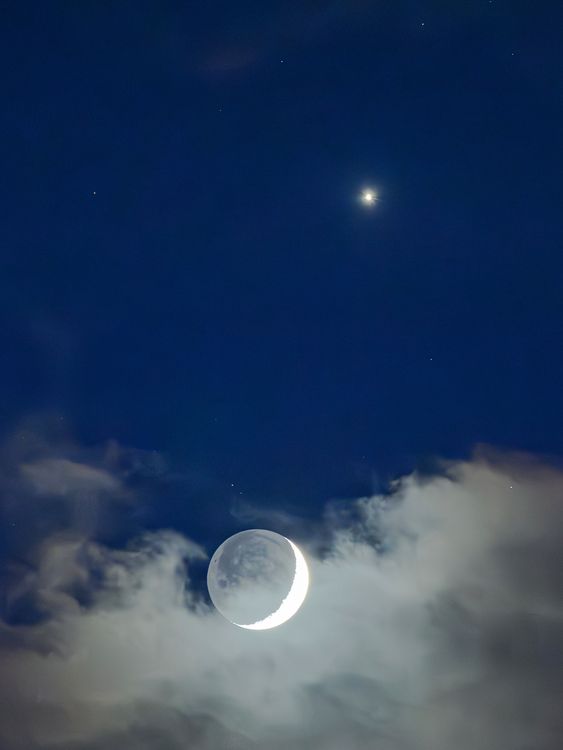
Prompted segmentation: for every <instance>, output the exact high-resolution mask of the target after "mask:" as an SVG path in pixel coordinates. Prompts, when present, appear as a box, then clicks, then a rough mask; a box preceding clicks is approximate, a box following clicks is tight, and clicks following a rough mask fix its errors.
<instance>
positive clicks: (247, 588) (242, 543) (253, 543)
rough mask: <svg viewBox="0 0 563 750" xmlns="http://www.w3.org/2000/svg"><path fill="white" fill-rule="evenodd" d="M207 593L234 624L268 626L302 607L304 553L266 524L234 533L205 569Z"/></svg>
mask: <svg viewBox="0 0 563 750" xmlns="http://www.w3.org/2000/svg"><path fill="white" fill-rule="evenodd" d="M207 588H208V590H209V596H210V597H211V601H212V602H213V604H214V605H215V607H216V608H217V609H218V610H219V612H220V613H221V614H222V615H223V617H225V618H226V619H227V620H228V621H229V622H231V623H232V624H233V625H237V626H238V627H239V628H246V629H248V630H269V629H271V628H276V627H278V625H283V623H284V622H287V621H288V620H289V619H290V618H291V617H293V615H294V614H295V613H296V612H297V611H298V610H299V608H300V607H301V605H302V604H303V602H304V601H305V597H306V596H307V591H308V588H309V569H308V567H307V562H306V560H305V557H304V556H303V553H302V552H301V550H300V549H299V547H297V545H296V544H294V543H293V542H292V541H291V540H290V539H287V538H286V537H284V536H282V535H281V534H276V533H275V532H273V531H267V530H265V529H249V530H248V531H241V532H239V533H238V534H234V535H233V536H231V537H229V538H228V539H227V540H225V541H224V542H223V544H221V546H220V547H218V549H217V550H216V551H215V553H214V555H213V557H212V558H211V562H210V563H209V568H208V571H207Z"/></svg>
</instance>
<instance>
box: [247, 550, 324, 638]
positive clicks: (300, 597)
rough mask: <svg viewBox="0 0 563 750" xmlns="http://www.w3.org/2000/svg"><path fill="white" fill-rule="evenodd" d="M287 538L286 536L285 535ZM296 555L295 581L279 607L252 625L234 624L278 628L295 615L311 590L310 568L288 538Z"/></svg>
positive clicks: (258, 628) (264, 628) (253, 628)
mask: <svg viewBox="0 0 563 750" xmlns="http://www.w3.org/2000/svg"><path fill="white" fill-rule="evenodd" d="M284 539H286V537H284ZM287 541H288V542H289V543H290V545H291V549H292V550H293V554H294V555H295V573H294V574H293V583H292V584H291V588H290V590H289V593H288V595H287V596H286V597H285V599H284V600H283V601H282V603H281V604H280V606H279V607H278V609H276V611H275V612H272V614H270V615H268V616H267V617H264V619H263V620H258V622H253V623H250V625H243V624H242V623H239V622H235V623H233V624H234V625H238V627H239V628H246V629H247V630H269V629H270V628H277V627H278V625H283V624H284V622H287V621H288V620H289V619H291V618H292V617H293V615H294V614H295V613H296V612H297V610H298V609H299V608H300V607H301V605H302V604H303V602H304V601H305V597H306V596H307V591H308V590H309V568H308V567H307V561H306V560H305V557H304V556H303V553H302V552H301V550H300V549H299V547H298V546H297V545H296V544H293V542H292V541H291V539H287Z"/></svg>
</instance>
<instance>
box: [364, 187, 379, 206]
mask: <svg viewBox="0 0 563 750" xmlns="http://www.w3.org/2000/svg"><path fill="white" fill-rule="evenodd" d="M360 200H361V201H362V203H363V204H364V206H373V205H374V203H376V201H377V193H376V192H375V190H372V189H371V188H366V189H365V190H362V193H361V195H360Z"/></svg>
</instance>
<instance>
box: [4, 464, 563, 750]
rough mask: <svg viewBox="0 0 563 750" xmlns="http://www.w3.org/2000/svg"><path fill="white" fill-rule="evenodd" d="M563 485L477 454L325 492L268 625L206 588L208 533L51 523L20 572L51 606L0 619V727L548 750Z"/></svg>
mask: <svg viewBox="0 0 563 750" xmlns="http://www.w3.org/2000/svg"><path fill="white" fill-rule="evenodd" d="M58 468H59V469H61V465H59V467H58ZM67 468H69V476H74V475H75V473H76V470H75V468H72V469H71V468H70V467H67ZM85 476H88V473H87V472H81V478H83V477H85ZM90 477H91V480H92V482H93V484H94V485H95V484H96V482H99V477H98V476H97V474H96V473H95V472H94V473H93V474H91V475H90ZM59 479H60V477H59ZM561 498H563V473H561V472H560V471H559V470H557V469H555V468H550V467H548V466H544V465H542V464H540V463H537V462H535V461H533V460H531V459H528V458H526V457H522V456H504V455H502V454H496V455H491V454H490V453H489V454H487V453H483V452H481V453H479V454H477V455H476V456H475V457H474V459H473V460H471V461H467V462H461V463H453V464H444V466H443V471H442V473H441V474H440V475H437V476H434V477H419V476H409V477H405V478H404V479H403V480H401V481H400V482H398V483H397V484H396V485H395V486H394V487H393V491H392V492H391V493H390V494H389V495H386V496H376V497H367V498H362V499H359V500H357V501H355V502H354V503H353V504H352V505H353V513H343V512H342V506H341V505H338V506H334V507H328V508H327V513H326V519H325V529H324V535H325V538H326V539H329V540H330V542H329V543H328V544H325V545H324V546H323V549H324V551H323V554H322V555H321V554H320V553H319V552H318V551H317V547H318V546H317V545H316V544H314V543H313V542H312V541H311V540H310V541H309V543H308V540H307V539H306V538H301V539H298V540H296V541H298V542H299V543H300V545H301V546H302V548H303V549H304V551H305V552H306V554H307V557H308V561H309V564H310V568H311V588H310V593H309V596H308V598H307V600H306V602H305V604H304V606H303V608H302V609H301V611H300V612H299V613H298V614H297V615H296V616H295V618H294V619H293V620H291V621H289V622H288V623H287V624H286V625H284V626H282V627H280V628H277V629H275V630H272V631H267V632H264V633H255V632H249V631H246V630H241V629H239V628H236V627H233V626H230V625H229V624H228V623H227V622H226V621H225V620H224V619H223V618H222V617H221V616H220V615H218V613H216V612H215V611H214V610H213V609H212V608H210V607H209V605H208V604H207V602H206V601H205V600H203V599H202V598H201V596H200V595H199V593H198V592H197V590H196V589H195V588H194V586H193V585H192V584H190V582H189V570H190V565H191V564H192V563H193V562H194V561H198V560H199V561H201V560H202V559H204V556H205V551H204V550H203V549H201V547H200V546H198V545H197V544H195V543H194V542H192V541H190V540H188V539H185V538H183V537H182V536H180V535H178V534H176V533H173V532H161V533H156V534H152V535H147V536H145V537H144V538H143V539H140V540H138V541H137V542H136V543H135V544H134V545H133V546H131V547H129V548H128V549H125V550H123V549H121V550H116V549H109V548H106V547H104V546H102V545H100V544H97V543H95V542H93V541H91V540H88V539H86V538H84V537H83V536H77V535H74V536H73V535H72V534H71V533H69V532H68V531H67V533H66V534H63V535H60V534H59V535H52V536H51V537H50V538H48V539H45V540H43V541H42V543H41V544H40V545H39V546H38V547H37V550H36V557H35V564H34V566H32V567H30V568H29V570H28V571H27V573H26V575H25V576H21V577H20V578H19V579H18V580H14V581H12V585H11V589H10V590H11V594H10V597H11V599H10V601H11V602H12V604H13V603H14V602H15V601H16V600H17V599H18V597H19V598H27V600H28V601H32V602H36V603H37V604H38V606H40V608H41V611H42V613H43V616H42V618H41V620H40V621H39V622H38V623H36V624H32V625H29V624H27V625H21V624H20V625H17V624H11V625H10V624H5V625H4V626H3V627H2V629H1V630H0V643H1V644H2V651H1V654H0V656H1V660H2V665H1V666H2V675H3V680H2V686H1V687H0V713H1V715H0V727H1V729H0V732H1V734H0V745H1V746H2V748H6V750H20V748H21V749H22V750H23V748H25V750H34V749H36V748H56V750H102V749H103V750H113V749H114V748H116V749H117V748H120V750H123V749H125V750H128V748H135V749H136V750H137V749H138V748H141V750H143V749H144V748H147V749H148V748H151V750H152V748H158V749H159V750H160V749H161V748H162V749H165V750H176V749H178V750H179V749H180V748H182V750H183V749H184V748H185V747H187V746H188V747H190V750H192V749H194V748H195V750H227V748H230V749H231V750H232V749H233V748H241V750H242V748H251V749H253V748H260V749H261V750H264V749H265V750H282V748H287V747H294V748H296V750H321V748H322V750H327V749H328V750H333V749H334V750H336V748H338V749H339V750H340V748H342V747H346V748H347V749H349V750H360V748H361V749H362V750H363V749H364V748H368V747H369V748H373V747H377V748H378V750H379V749H383V750H391V748H393V750H395V749H396V748H400V749H401V750H411V749H412V750H415V748H416V750H421V749H422V750H430V749H432V750H449V749H450V748H451V747H452V746H455V747H456V748H458V749H459V750H474V748H475V747H483V748H487V749H488V750H505V748H506V747H517V748H526V747H530V748H531V747H533V748H534V750H552V749H553V750H555V748H557V747H559V742H558V738H560V737H561V732H562V730H563V724H562V719H561V716H560V700H559V696H560V695H561V692H562V690H563V635H562V633H563V631H562V628H561V625H562V623H563V602H562V598H561V591H562V590H563V588H562V586H563V565H561V563H562V556H561V555H562V553H561V544H560V540H561V535H562V532H563V503H562V499H561ZM350 518H354V521H353V522H352V521H350V520H349V519H350ZM8 619H9V618H8Z"/></svg>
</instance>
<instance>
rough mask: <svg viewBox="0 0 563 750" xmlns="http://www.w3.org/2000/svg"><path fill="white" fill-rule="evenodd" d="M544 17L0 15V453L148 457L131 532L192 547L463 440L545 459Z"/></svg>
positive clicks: (285, 6) (446, 10) (281, 10)
mask: <svg viewBox="0 0 563 750" xmlns="http://www.w3.org/2000/svg"><path fill="white" fill-rule="evenodd" d="M562 24H563V8H562V6H561V4H560V3H559V2H555V1H553V2H550V1H549V0H547V1H545V2H536V3H533V2H523V1H521V2H516V1H514V0H512V1H510V2H509V0H506V1H504V2H503V1H502V0H494V1H493V2H489V0H473V1H472V2H468V1H467V2H466V1H461V0H460V1H459V2H455V3H453V2H446V1H445V0H443V1H442V2H440V1H438V0H433V1H429V2H414V1H412V2H409V1H407V0H405V1H404V2H399V1H397V0H393V1H392V2H391V0H389V1H386V2H383V1H382V2H375V1H374V2H361V0H356V1H355V2H354V1H353V0H352V1H351V2H345V1H342V2H330V1H329V0H327V1H326V2H322V1H321V0H317V2H306V0H300V2H272V1H270V2H236V3H235V2H208V3H194V2H186V1H184V2H172V1H168V2H166V1H163V0H159V1H158V2H156V0H155V1H153V2H146V1H142V0H136V1H135V2H128V1H127V0H122V1H121V2H109V1H107V2H100V1H98V2H80V3H76V2H49V3H46V2H41V3H25V2H24V3H22V2H18V3H4V4H3V6H2V23H1V39H0V59H1V67H2V81H1V84H0V85H1V90H2V101H3V107H2V114H1V120H0V133H1V139H0V148H1V150H2V201H1V204H0V211H1V213H2V245H1V247H2V251H1V261H2V266H1V269H2V272H1V275H0V301H1V314H2V326H1V329H0V346H1V351H2V354H3V357H2V367H1V370H0V384H1V388H0V394H1V401H0V410H1V411H0V416H1V422H0V424H1V427H2V431H3V433H4V435H8V434H13V433H14V431H15V430H17V429H18V425H19V424H20V423H21V420H22V419H24V418H26V417H28V416H29V415H33V414H43V413H48V414H51V415H53V416H54V419H55V420H57V419H59V418H60V417H62V418H63V420H61V421H63V422H64V424H65V425H69V427H68V429H69V430H70V431H71V432H72V434H73V435H74V438H75V439H76V440H77V441H79V442H80V443H81V444H85V445H96V444H99V443H101V442H103V441H105V440H107V439H109V438H112V439H116V440H118V441H119V442H120V443H123V444H126V445H131V446H135V447H137V448H142V449H146V450H157V451H159V452H162V453H163V454H164V455H165V456H166V457H167V461H168V462H169V465H170V466H171V467H174V471H175V472H176V473H177V474H178V475H181V476H182V477H186V478H185V479H184V480H182V481H181V482H179V484H178V485H177V486H175V488H173V489H169V491H168V495H166V493H164V495H163V497H162V498H161V499H160V501H159V503H156V505H155V507H157V508H158V509H157V510H155V511H154V514H155V515H153V516H152V520H151V523H154V524H160V523H169V524H173V525H174V524H175V525H177V526H179V527H181V528H183V529H186V530H189V529H190V527H191V526H193V525H194V524H195V525H196V526H197V524H198V523H199V524H201V526H202V531H201V533H204V531H203V527H204V526H205V524H206V523H212V521H213V519H214V518H216V517H217V514H218V515H219V516H220V515H221V513H227V511H228V507H229V504H230V502H231V501H232V499H233V497H236V493H237V492H244V497H245V498H247V499H248V500H249V501H250V502H252V503H255V504H258V505H261V504H264V505H266V506H276V507H278V508H283V507H287V508H290V509H293V510H297V511H298V512H301V513H303V514H304V515H307V514H314V513H315V512H316V509H317V508H319V507H320V504H321V503H322V502H323V501H325V500H326V499H327V498H329V497H334V496H349V495H350V496H351V495H358V494H361V493H363V492H367V491H369V490H370V489H371V488H372V484H373V482H374V477H375V476H377V477H380V478H383V479H385V478H388V477H391V476H393V475H394V474H396V473H398V472H400V471H405V470H409V469H411V468H413V467H414V466H416V465H421V464H422V465H424V463H425V462H426V461H427V460H428V459H429V458H430V457H432V456H436V455H440V456H447V457H456V456H463V455H466V454H467V453H468V452H469V451H470V450H471V448H472V446H473V445H474V444H475V443H477V442H482V441H484V442H488V443H492V444H494V445H499V446H505V447H511V448H519V449H527V450H531V451H536V452H548V453H554V454H557V453H559V454H560V453H561V451H562V450H563V433H562V432H561V423H562V417H563V409H562V395H561V390H562V386H563V372H562V370H563V347H562V338H563V302H562V299H563V296H562V293H561V290H562V288H563V285H562V278H561V277H562V274H563V255H562V242H561V240H562V234H563V232H562V227H561V175H562V173H563V170H562V167H563V137H562V132H563V131H562V128H561V115H562V113H563V103H562V85H561V70H563V52H562V47H561V36H560V34H561V28H562ZM365 185H373V186H375V187H376V188H377V189H378V190H379V192H380V196H381V200H380V202H379V203H378V204H377V205H376V206H375V207H374V209H373V210H366V209H365V207H363V206H361V205H360V204H359V203H358V201H357V196H358V193H359V191H360V190H361V189H362V188H363V187H364V186H365ZM231 483H234V485H235V487H234V488H233V487H231ZM202 504H203V505H205V507H206V508H209V507H211V508H212V509H213V513H212V514H208V513H207V511H206V512H204V513H203V514H202V512H201V506H202ZM202 518H204V519H207V520H201V519H202ZM197 519H200V520H199V521H198V520H197Z"/></svg>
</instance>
